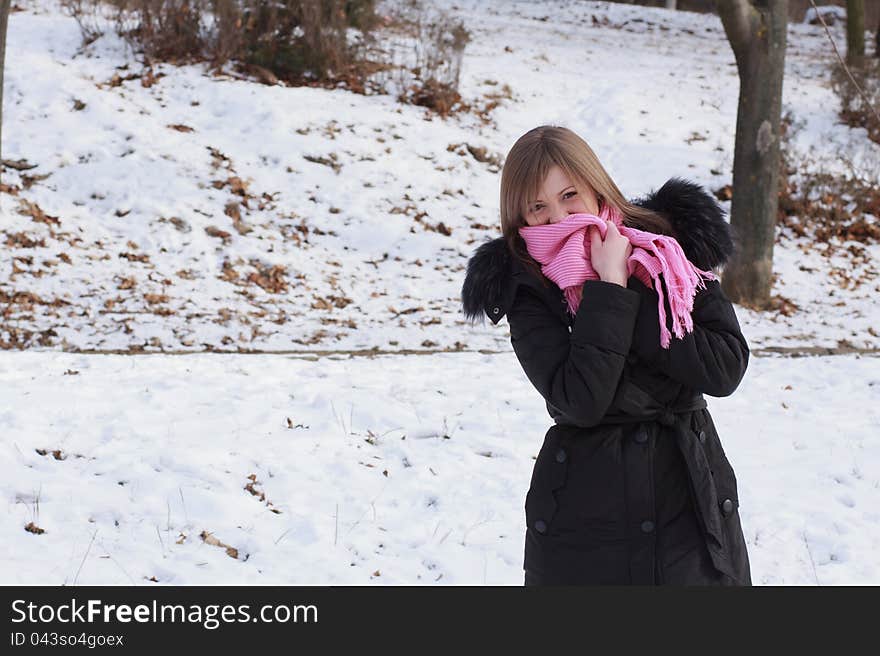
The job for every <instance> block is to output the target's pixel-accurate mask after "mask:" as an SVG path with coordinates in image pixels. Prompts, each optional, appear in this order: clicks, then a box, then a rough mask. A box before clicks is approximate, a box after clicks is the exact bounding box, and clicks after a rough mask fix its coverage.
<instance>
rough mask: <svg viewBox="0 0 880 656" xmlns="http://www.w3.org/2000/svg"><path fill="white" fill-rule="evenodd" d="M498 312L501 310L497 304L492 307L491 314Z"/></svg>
mask: <svg viewBox="0 0 880 656" xmlns="http://www.w3.org/2000/svg"><path fill="white" fill-rule="evenodd" d="M499 312H501V308H500V307H498V306H497V305H496V306H495V307H493V308H492V314H498V313H499Z"/></svg>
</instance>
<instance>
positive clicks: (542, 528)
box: [535, 519, 547, 535]
mask: <svg viewBox="0 0 880 656" xmlns="http://www.w3.org/2000/svg"><path fill="white" fill-rule="evenodd" d="M535 530H536V531H537V532H538V533H540V534H541V535H543V534H544V533H546V532H547V522H545V521H544V520H543V519H539V520H538V521H536V522H535Z"/></svg>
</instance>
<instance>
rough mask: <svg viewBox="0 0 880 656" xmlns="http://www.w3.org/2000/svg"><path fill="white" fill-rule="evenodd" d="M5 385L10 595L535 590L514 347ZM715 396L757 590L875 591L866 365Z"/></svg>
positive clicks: (43, 361)
mask: <svg viewBox="0 0 880 656" xmlns="http://www.w3.org/2000/svg"><path fill="white" fill-rule="evenodd" d="M0 390H2V392H0V396H2V410H0V430H2V435H3V440H2V446H0V470H2V471H3V478H2V480H0V499H2V503H3V504H4V505H5V512H3V513H0V517H2V519H0V521H2V528H0V535H2V539H3V543H4V552H5V554H6V556H5V557H4V558H3V559H2V561H0V581H2V582H4V583H46V584H61V583H66V584H72V583H73V582H74V581H75V582H77V583H78V584H116V583H119V584H130V583H135V584H142V583H148V582H150V581H152V580H153V579H155V580H156V581H158V582H159V583H171V584H212V583H233V584H238V583H249V584H258V583H259V584H276V583H281V584H355V585H360V584H369V583H373V584H435V583H436V584H480V585H481V584H484V583H487V584H500V585H506V584H510V585H519V584H521V583H522V553H523V537H524V530H525V518H524V512H523V504H524V502H525V493H526V490H527V489H528V484H529V477H530V475H531V467H532V465H533V463H534V460H533V458H534V457H535V456H536V455H537V453H538V449H539V448H540V445H541V441H542V438H543V435H544V432H545V431H546V429H547V427H548V426H549V425H550V419H549V417H548V416H547V415H546V410H545V409H544V405H543V402H542V401H540V397H539V396H538V395H537V393H536V392H534V390H533V389H532V388H531V386H530V384H529V383H528V381H527V380H526V379H525V377H524V375H523V374H522V372H521V370H520V368H519V364H518V363H517V362H516V358H515V357H514V356H513V355H512V354H497V355H480V354H475V353H443V354H435V355H430V356H409V357H403V356H380V357H377V358H353V359H348V358H345V359H333V358H320V359H317V360H313V361H310V360H307V359H303V358H296V357H291V356H280V355H223V354H193V355H181V356H168V355H137V356H130V355H81V354H70V353H57V352H56V353H38V352H20V353H5V354H4V355H3V357H2V358H0ZM707 400H708V401H709V409H710V411H711V412H712V416H713V419H714V421H715V425H716V427H717V428H718V431H719V434H720V435H721V439H722V441H723V443H724V446H725V450H726V451H727V454H728V457H729V458H730V460H731V462H732V464H733V466H734V468H735V469H736V472H737V477H738V482H739V495H740V504H741V507H740V511H741V513H742V522H743V530H744V532H745V536H746V539H747V543H748V548H749V552H750V556H751V560H752V575H753V580H754V582H755V583H756V584H784V585H789V584H801V585H814V584H821V585H832V584H880V561H878V559H877V555H876V554H877V551H878V549H880V510H878V508H880V504H878V500H880V431H878V426H880V410H878V408H880V370H878V367H877V360H876V358H868V357H864V356H844V355H841V356H829V357H823V358H809V359H803V360H798V359H794V360H792V359H789V358H773V357H763V358H754V359H753V360H752V361H751V364H750V366H749V369H748V371H747V373H746V376H745V378H744V379H743V382H742V383H741V385H740V388H739V389H738V390H737V391H736V392H735V393H734V394H733V395H732V396H730V397H727V398H724V399H713V398H708V399H707ZM251 477H254V478H251ZM246 486H250V488H251V489H250V490H248V489H246ZM275 511H278V512H275ZM29 522H34V524H35V525H36V526H38V527H39V528H41V529H43V530H45V531H46V532H45V533H43V534H41V535H34V534H32V533H29V532H26V531H23V530H22V527H23V526H25V525H26V524H28V523H29ZM203 534H204V535H205V536H206V537H208V535H209V534H210V536H213V538H216V540H218V541H219V542H220V543H222V544H223V545H226V546H228V547H231V548H233V549H236V550H237V553H234V554H233V555H236V556H237V558H233V557H231V556H230V554H229V553H228V552H227V551H226V549H225V548H224V547H221V546H216V545H214V544H211V543H210V540H211V538H210V537H208V540H209V542H205V541H204V540H203V539H202V538H201V537H200V536H202V535H203Z"/></svg>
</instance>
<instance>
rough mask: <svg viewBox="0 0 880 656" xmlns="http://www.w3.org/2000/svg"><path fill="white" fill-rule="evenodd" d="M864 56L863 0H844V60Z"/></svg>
mask: <svg viewBox="0 0 880 656" xmlns="http://www.w3.org/2000/svg"><path fill="white" fill-rule="evenodd" d="M864 56H865V0H846V60H847V62H849V63H856V62H858V61H859V60H860V59H861V58H862V57H864Z"/></svg>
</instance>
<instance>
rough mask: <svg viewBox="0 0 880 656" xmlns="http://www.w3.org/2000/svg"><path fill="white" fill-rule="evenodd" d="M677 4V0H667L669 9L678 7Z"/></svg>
mask: <svg viewBox="0 0 880 656" xmlns="http://www.w3.org/2000/svg"><path fill="white" fill-rule="evenodd" d="M676 4H677V0H666V8H667V9H677V7H676Z"/></svg>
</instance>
